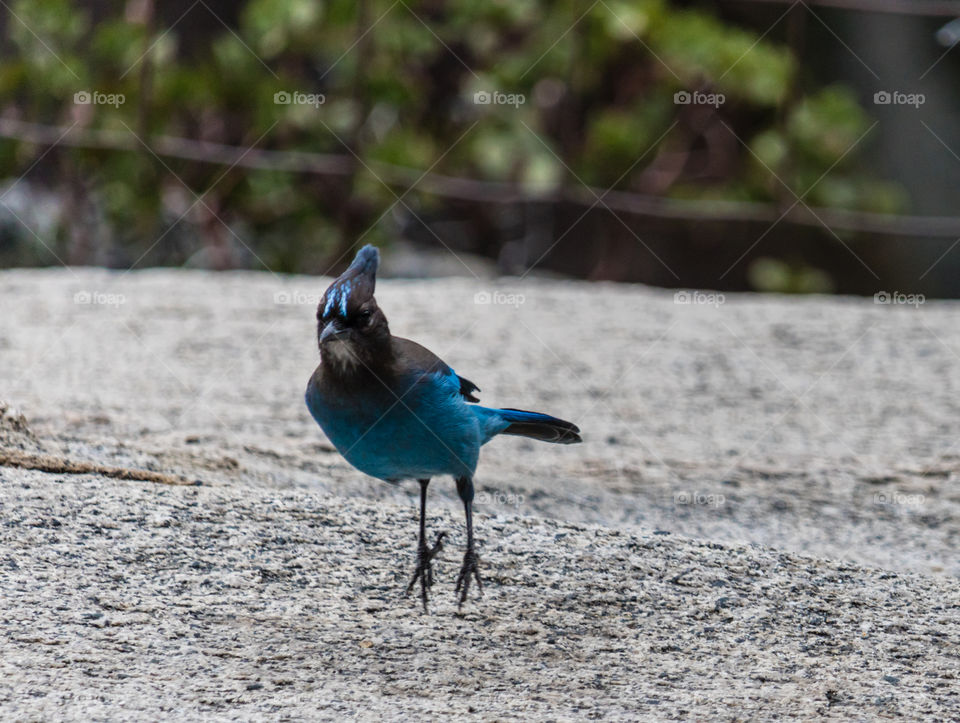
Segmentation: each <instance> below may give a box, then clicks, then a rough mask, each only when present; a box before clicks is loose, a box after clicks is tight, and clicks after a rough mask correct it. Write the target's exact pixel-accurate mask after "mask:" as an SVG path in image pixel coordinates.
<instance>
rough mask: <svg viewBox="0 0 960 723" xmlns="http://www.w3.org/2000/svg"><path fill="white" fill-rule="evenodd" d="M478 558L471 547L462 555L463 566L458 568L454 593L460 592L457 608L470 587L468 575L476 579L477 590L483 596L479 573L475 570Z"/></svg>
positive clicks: (464, 599) (463, 601) (461, 603)
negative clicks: (458, 572)
mask: <svg viewBox="0 0 960 723" xmlns="http://www.w3.org/2000/svg"><path fill="white" fill-rule="evenodd" d="M478 562H480V558H479V557H478V556H477V553H476V552H475V551H474V550H473V549H469V550H467V553H466V554H465V555H464V556H463V566H462V567H461V568H460V574H459V575H458V576H457V588H456V590H455V591H454V592H455V593H460V600H459V602H458V603H457V609H458V610H459V609H460V607H461V606H462V605H463V604H464V603H465V602H466V601H467V591H468V590H469V589H470V576H471V575H472V576H473V578H474V579H475V580H476V581H477V592H478V593H479V594H480V596H481V597H482V596H483V583H482V582H480V573H479V571H478V570H477V563H478Z"/></svg>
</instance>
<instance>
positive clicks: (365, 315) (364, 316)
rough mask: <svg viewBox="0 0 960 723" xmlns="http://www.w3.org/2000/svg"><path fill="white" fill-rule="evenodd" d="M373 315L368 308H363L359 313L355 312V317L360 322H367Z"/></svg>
mask: <svg viewBox="0 0 960 723" xmlns="http://www.w3.org/2000/svg"><path fill="white" fill-rule="evenodd" d="M372 316H373V312H372V311H370V309H364V310H363V311H361V312H360V313H359V314H357V319H358V320H359V321H360V323H361V324H369V323H370V318H371V317H372Z"/></svg>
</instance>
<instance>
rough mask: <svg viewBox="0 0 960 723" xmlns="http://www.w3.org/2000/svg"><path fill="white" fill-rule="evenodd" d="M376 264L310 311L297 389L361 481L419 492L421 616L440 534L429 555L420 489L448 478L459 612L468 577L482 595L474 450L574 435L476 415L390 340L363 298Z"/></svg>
mask: <svg viewBox="0 0 960 723" xmlns="http://www.w3.org/2000/svg"><path fill="white" fill-rule="evenodd" d="M379 262H380V254H379V252H378V251H377V249H376V248H375V247H373V246H370V245H367V246H364V247H363V248H362V249H360V251H359V252H358V253H357V256H356V258H355V259H354V260H353V263H352V264H350V266H349V268H348V269H347V270H346V271H345V272H344V273H343V274H342V275H341V276H340V277H339V278H337V279H336V280H335V281H334V282H333V283H332V284H330V287H329V288H328V289H327V290H326V293H324V295H323V298H322V299H321V300H320V304H319V306H318V307H317V336H318V340H319V347H320V365H319V366H318V367H317V369H316V371H315V372H314V373H313V376H311V377H310V381H309V383H308V384H307V392H306V402H307V407H308V408H309V410H310V413H311V414H312V415H313V418H314V419H315V420H316V421H317V423H318V424H319V425H320V428H321V429H323V431H324V433H325V434H326V435H327V437H328V438H329V439H330V441H331V442H332V443H333V445H334V446H335V447H336V448H337V450H338V451H339V452H340V454H342V455H343V456H344V457H345V458H346V460H347V461H348V462H349V463H350V464H352V465H353V466H354V467H356V468H357V469H359V470H360V471H361V472H365V473H366V474H368V475H371V476H373V477H377V478H379V479H382V480H385V481H387V482H391V483H398V482H400V481H401V480H406V479H415V480H417V481H418V482H419V483H420V539H419V543H418V546H417V557H416V568H415V572H414V575H413V579H412V580H411V581H410V584H409V585H408V586H407V589H406V594H409V593H410V591H411V590H412V589H413V587H414V585H415V584H416V582H417V580H419V581H420V598H421V601H422V602H423V607H424V610H426V609H427V588H429V587H430V586H431V585H433V568H432V560H433V558H434V557H435V556H436V555H437V553H438V552H439V551H440V549H441V547H442V543H443V537H444V533H442V532H441V533H440V534H439V535H438V536H437V540H436V543H435V544H434V545H433V546H432V547H429V546H428V545H427V538H426V519H425V518H426V504H427V485H428V484H429V483H430V479H431V478H433V477H435V476H437V475H447V474H449V475H452V476H453V477H454V479H455V480H456V483H457V493H458V494H459V496H460V499H461V500H462V501H463V509H464V513H465V515H466V520H467V550H466V553H465V555H464V557H463V565H462V567H461V568H460V574H459V576H458V577H457V584H456V588H455V594H459V596H460V599H459V604H460V605H463V603H464V601H466V599H467V591H468V589H469V587H470V579H471V576H472V577H473V578H474V579H476V581H477V588H478V590H479V591H480V593H481V594H482V592H483V584H482V583H481V581H480V573H479V571H478V569H477V565H478V562H479V558H478V557H477V553H476V549H475V545H474V538H473V507H472V505H473V475H474V472H475V471H476V468H477V459H478V457H479V455H480V447H481V446H482V445H484V444H486V443H487V442H489V441H490V440H491V439H492V438H493V437H495V436H496V435H498V434H515V435H520V436H523V437H531V438H533V439H539V440H542V441H544V442H556V443H559V444H571V443H575V442H580V441H581V440H580V435H579V432H580V430H579V429H578V428H577V427H576V425H574V424H571V423H570V422H566V421H564V420H562V419H557V418H556V417H551V416H549V415H546V414H540V413H538V412H525V411H523V410H520V409H491V408H488V407H481V406H479V405H477V404H473V402H478V401H479V400H478V399H477V397H476V396H474V392H479V391H480V390H479V388H478V387H477V385H476V384H474V383H473V382H471V381H470V380H469V379H465V378H463V377H461V376H458V375H457V374H456V373H454V371H453V369H451V368H450V367H448V366H447V365H446V364H444V362H443V361H442V360H441V359H440V358H439V357H438V356H436V355H435V354H433V353H432V352H431V351H429V350H427V349H425V348H424V347H422V346H420V345H419V344H417V343H416V342H412V341H410V340H408V339H401V338H400V337H397V336H393V335H392V334H391V333H390V327H389V326H388V325H387V318H386V316H384V314H383V311H382V310H381V309H380V307H379V306H377V301H376V299H375V298H374V296H373V292H374V287H375V285H376V274H377V267H378V265H379Z"/></svg>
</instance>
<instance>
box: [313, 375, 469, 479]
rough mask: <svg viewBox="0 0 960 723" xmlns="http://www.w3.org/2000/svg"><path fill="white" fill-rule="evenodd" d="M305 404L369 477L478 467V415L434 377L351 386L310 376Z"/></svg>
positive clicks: (455, 472)
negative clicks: (315, 380) (316, 380)
mask: <svg viewBox="0 0 960 723" xmlns="http://www.w3.org/2000/svg"><path fill="white" fill-rule="evenodd" d="M315 377H316V375H315ZM307 406H308V408H309V409H310V413H311V414H312V415H313V417H314V419H315V420H316V421H317V423H318V424H319V425H320V427H321V428H322V429H323V431H324V433H325V434H326V435H327V437H328V438H329V439H330V441H331V442H332V443H333V445H334V446H335V447H336V448H337V450H338V451H339V452H340V453H341V454H342V455H343V456H344V457H345V458H346V460H347V461H348V462H350V463H351V464H352V465H353V466H354V467H356V468H357V469H359V470H361V471H363V472H366V473H367V474H369V475H371V476H373V477H379V478H381V479H388V480H396V479H407V478H424V477H432V476H435V475H440V474H452V475H456V476H460V475H472V474H473V472H474V470H475V469H476V464H477V457H478V454H479V448H480V443H481V433H480V426H479V424H478V421H477V418H476V417H475V416H474V414H473V413H472V412H471V410H470V409H469V408H468V407H467V405H466V404H465V403H464V402H463V400H462V398H460V397H459V395H457V394H451V393H450V391H449V390H448V389H446V388H445V387H444V386H443V385H442V384H438V383H433V380H432V379H417V380H413V381H412V382H411V380H409V379H400V380H395V383H394V384H387V383H384V382H383V381H382V380H381V381H380V382H379V383H374V384H370V385H365V386H363V387H359V388H352V389H347V388H337V386H336V385H330V384H322V383H315V382H314V380H313V379H312V380H311V383H310V385H309V386H308V388H307Z"/></svg>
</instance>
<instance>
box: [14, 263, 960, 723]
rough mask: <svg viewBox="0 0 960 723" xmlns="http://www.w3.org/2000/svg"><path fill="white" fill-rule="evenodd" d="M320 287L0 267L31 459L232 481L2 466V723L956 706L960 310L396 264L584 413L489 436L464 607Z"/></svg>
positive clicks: (454, 555) (560, 409)
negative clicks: (310, 403) (315, 406)
mask: <svg viewBox="0 0 960 723" xmlns="http://www.w3.org/2000/svg"><path fill="white" fill-rule="evenodd" d="M323 288H324V283H323V282H322V281H320V280H317V279H307V278H302V277H291V278H287V277H282V278H281V277H273V276H271V275H269V274H251V273H237V274H223V275H211V274H204V273H200V272H183V271H148V272H136V273H131V274H126V275H118V274H108V273H106V272H102V271H97V270H79V269H75V270H59V271H14V272H2V273H0V307H2V308H3V310H4V313H3V314H2V315H0V400H2V401H3V402H5V403H6V404H7V405H9V406H6V407H4V409H3V412H2V413H0V451H2V450H3V449H6V450H20V451H27V452H30V453H36V454H43V455H45V456H46V457H52V458H62V459H69V460H75V461H89V462H95V463H97V464H101V465H110V466H116V467H130V468H138V469H145V470H154V471H158V472H165V473H170V474H173V475H179V476H182V477H183V478H185V479H186V480H188V481H197V482H199V483H200V484H199V486H169V485H163V484H155V483H149V482H137V481H130V480H118V479H110V478H107V477H103V476H98V475H78V474H61V473H50V472H40V471H36V470H29V469H22V468H17V467H11V466H0V522H2V525H0V606H2V610H3V614H2V617H0V672H2V674H0V716H2V717H3V718H4V719H11V720H36V719H43V720H91V719H98V720H101V719H102V720H144V719H147V720H151V719H168V718H175V719H178V720H221V719H223V720H225V719H241V720H247V719H265V718H269V719H277V718H281V719H334V718H336V719H341V718H344V717H356V718H362V719H377V718H391V719H392V718H395V717H397V716H398V715H400V714H405V715H407V716H411V717H414V716H415V717H419V718H431V719H432V718H439V717H470V716H473V717H476V718H479V719H484V720H487V719H491V720H492V719H496V720H504V719H523V720H529V719H535V720H556V719H575V718H584V717H594V718H610V719H637V718H645V719H651V720H653V719H664V718H673V719H683V720H689V719H705V720H712V719H716V718H755V719H775V718H782V717H795V718H802V719H809V718H810V717H813V716H828V717H832V718H838V719H840V718H852V719H873V718H877V717H885V716H886V717H892V716H897V715H903V716H908V717H911V718H918V717H925V718H930V719H956V718H960V680H958V676H960V583H958V581H957V574H958V573H960V562H958V559H960V558H958V555H957V542H958V539H960V537H958V531H960V492H958V490H957V482H956V478H957V474H958V472H960V449H958V447H957V442H958V441H960V429H958V425H957V423H956V420H957V418H958V415H957V411H958V409H957V407H958V405H960V402H958V401H957V399H958V397H957V389H958V387H960V357H958V354H960V324H958V322H960V305H957V304H953V303H927V304H925V305H923V306H921V307H920V308H914V307H908V306H894V305H874V304H873V303H871V301H872V300H859V299H823V298H808V299H788V298H780V297H739V296H734V295H728V296H727V297H725V298H724V299H723V300H722V302H723V303H718V304H715V305H711V304H696V303H694V304H677V303H675V300H674V295H673V293H672V292H665V291H656V290H650V289H644V288H637V287H617V286H605V285H587V284H580V283H568V282H557V281H546V280H529V281H527V282H524V283H523V284H519V283H517V282H509V281H488V280H472V279H471V280H469V281H468V280H464V279H447V280H436V281H424V282H409V281H393V282H390V281H388V282H381V284H380V289H379V293H378V298H379V299H380V302H381V305H382V306H383V307H384V308H385V310H386V311H387V314H388V317H389V318H390V320H391V325H392V328H393V329H394V332H395V333H399V334H402V335H405V336H410V337H412V338H415V339H417V340H418V341H421V342H422V343H425V344H426V345H427V346H430V347H431V348H433V349H434V350H435V351H437V352H438V353H440V354H441V356H443V357H444V358H445V359H446V360H447V361H448V362H449V363H450V364H451V365H452V366H454V367H455V368H456V369H457V371H459V372H460V373H462V374H463V375H464V376H466V377H468V378H470V379H472V380H473V381H475V382H477V383H478V384H479V385H480V387H481V388H482V389H483V393H482V400H483V402H485V403H488V404H491V405H497V404H500V405H503V406H518V407H526V408H532V409H543V410H544V411H549V412H551V413H555V414H557V415H559V416H563V417H566V418H568V419H572V420H573V421H576V422H577V423H578V424H579V425H580V426H581V427H582V428H583V430H584V438H585V443H584V444H583V445H580V446H577V447H552V446H547V445H539V444H536V443H533V442H529V441H526V440H521V439H504V440H495V441H494V442H493V443H491V445H489V446H488V447H487V448H485V450H484V454H483V455H482V456H481V465H480V470H479V476H478V491H479V500H478V523H477V524H478V534H479V539H480V543H481V548H480V552H481V557H482V565H483V568H482V569H483V571H484V573H485V577H486V581H487V582H486V586H485V595H484V597H483V598H481V599H478V600H472V601H471V602H470V603H469V604H468V605H466V606H464V609H463V611H462V613H459V614H458V612H457V608H456V605H455V603H454V599H453V582H454V578H455V575H456V571H457V569H458V567H459V557H460V555H461V554H462V547H461V546H462V543H463V526H462V516H461V513H460V510H459V505H458V503H457V501H456V495H455V492H454V490H453V485H452V483H451V482H450V481H449V480H437V481H435V483H434V484H433V485H431V499H430V525H431V527H432V528H433V529H434V530H441V529H443V530H446V531H447V532H448V533H449V535H450V538H449V539H448V544H447V547H446V549H445V550H444V551H443V553H442V555H441V556H442V559H441V561H440V562H439V564H438V568H437V573H438V581H437V585H436V586H435V587H434V597H433V601H432V604H431V612H432V614H431V615H429V616H425V615H423V614H421V613H420V611H419V607H418V603H417V602H416V601H415V600H413V599H410V600H406V599H403V598H401V596H400V592H401V591H402V589H403V587H404V585H405V583H406V581H407V579H408V575H409V573H410V567H411V564H412V557H413V552H414V544H415V519H416V517H415V516H416V507H415V490H414V489H413V488H411V487H401V488H395V487H391V486H388V485H385V484H382V483H379V482H377V481H375V480H369V479H367V478H364V477H363V475H361V474H360V473H358V472H356V471H354V470H351V469H350V468H349V467H348V466H347V465H346V464H345V463H344V462H343V461H342V459H340V457H339V456H338V455H337V454H336V453H335V452H334V451H333V450H332V449H331V448H330V447H329V444H328V443H327V442H326V440H325V439H324V438H323V436H322V434H321V433H320V431H319V430H318V429H317V428H316V427H315V425H314V424H313V422H312V421H311V420H310V418H309V416H308V415H307V413H306V411H305V409H304V407H303V404H302V391H303V387H304V385H305V383H306V379H307V377H308V376H309V374H310V372H311V371H312V368H313V366H314V365H315V363H316V348H315V341H314V338H313V333H314V329H313V305H314V304H315V303H316V300H317V297H318V295H319V294H321V293H322V291H323ZM477 294H480V296H479V297H478V296H477ZM511 295H512V296H511ZM488 300H489V302H490V303H477V302H478V301H479V302H485V301H488ZM0 406H2V405H0ZM21 414H22V415H23V416H20V415H21Z"/></svg>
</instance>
